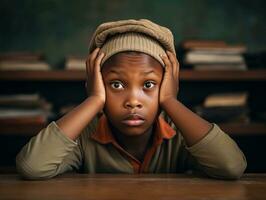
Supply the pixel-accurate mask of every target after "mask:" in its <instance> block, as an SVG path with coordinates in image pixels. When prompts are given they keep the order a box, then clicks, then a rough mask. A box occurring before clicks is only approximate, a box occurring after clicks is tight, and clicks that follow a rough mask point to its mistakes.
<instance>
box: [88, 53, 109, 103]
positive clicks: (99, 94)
mask: <svg viewBox="0 0 266 200" xmlns="http://www.w3.org/2000/svg"><path fill="white" fill-rule="evenodd" d="M99 50H100V48H96V49H95V50H94V51H93V52H92V53H91V54H89V56H88V57H87V60H86V72H87V83H86V84H87V90H88V94H89V96H90V97H95V98H97V100H99V101H101V102H102V104H103V106H104V104H105V98H106V94H105V87H104V82H103V78H102V73H101V66H100V64H101V61H102V59H103V57H104V53H101V54H99Z"/></svg>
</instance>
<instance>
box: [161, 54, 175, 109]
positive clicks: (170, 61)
mask: <svg viewBox="0 0 266 200" xmlns="http://www.w3.org/2000/svg"><path fill="white" fill-rule="evenodd" d="M166 53H167V55H168V56H161V58H162V59H163V62H164V64H165V72H164V76H163V80H162V84H161V88H160V96H159V102H160V105H161V106H162V107H164V106H165V105H167V101H168V100H172V99H175V100H176V97H177V94H178V90H179V63H178V61H177V59H176V57H175V55H174V54H173V53H171V52H170V51H167V52H166Z"/></svg>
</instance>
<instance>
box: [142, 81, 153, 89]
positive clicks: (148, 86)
mask: <svg viewBox="0 0 266 200" xmlns="http://www.w3.org/2000/svg"><path fill="white" fill-rule="evenodd" d="M154 86H155V83H154V82H152V81H147V82H145V83H144V88H146V89H151V88H153V87H154Z"/></svg>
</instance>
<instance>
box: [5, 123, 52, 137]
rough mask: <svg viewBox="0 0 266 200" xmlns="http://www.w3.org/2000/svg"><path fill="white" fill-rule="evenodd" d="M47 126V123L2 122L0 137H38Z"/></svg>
mask: <svg viewBox="0 0 266 200" xmlns="http://www.w3.org/2000/svg"><path fill="white" fill-rule="evenodd" d="M46 125H47V123H45V122H27V123H21V122H16V121H14V122H12V123H11V122H7V123H3V122H2V123H0V135H22V136H33V135H36V134H37V133H38V132H39V131H40V130H41V129H42V128H44V127H45V126H46Z"/></svg>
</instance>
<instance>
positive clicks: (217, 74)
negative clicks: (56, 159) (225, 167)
mask: <svg viewBox="0 0 266 200" xmlns="http://www.w3.org/2000/svg"><path fill="white" fill-rule="evenodd" d="M85 78H86V77H85V72H84V71H80V70H51V71H2V72H1V73H0V82H5V83H6V84H8V83H11V82H13V83H14V82H29V84H30V83H32V82H42V83H43V84H45V83H50V86H49V87H51V84H53V83H58V82H63V83H66V82H67V83H68V84H71V83H72V82H81V84H83V82H84V81H85ZM195 81H196V82H201V81H202V82H212V81H218V82H223V83H225V82H254V81H255V82H263V83H264V82H266V70H262V69H257V70H249V71H195V70H189V69H186V70H181V71H180V82H189V83H193V82H195ZM45 125H47V124H46V123H44V122H26V123H21V122H12V125H11V126H10V123H7V122H5V123H3V122H2V123H1V127H0V135H3V134H4V135H5V134H12V135H13V134H14V135H16V134H19V135H23V134H25V135H30V136H32V135H35V134H37V133H38V130H40V129H41V128H43V127H45ZM219 125H220V126H221V128H222V129H224V130H225V131H226V132H228V133H229V134H232V135H241V134H243V135H247V134H250V133H252V134H266V124H265V123H258V122H251V123H248V124H241V123H223V124H219Z"/></svg>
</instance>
